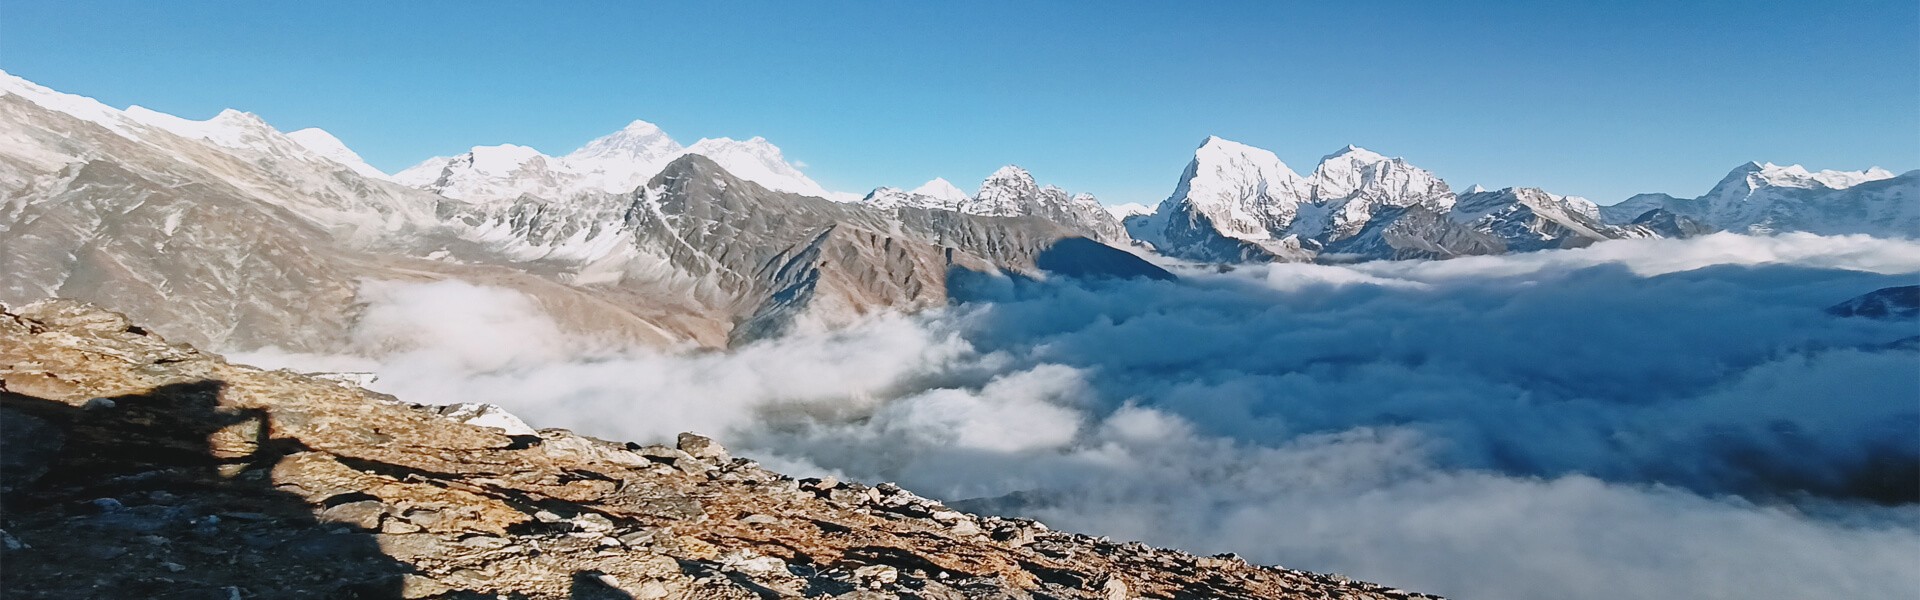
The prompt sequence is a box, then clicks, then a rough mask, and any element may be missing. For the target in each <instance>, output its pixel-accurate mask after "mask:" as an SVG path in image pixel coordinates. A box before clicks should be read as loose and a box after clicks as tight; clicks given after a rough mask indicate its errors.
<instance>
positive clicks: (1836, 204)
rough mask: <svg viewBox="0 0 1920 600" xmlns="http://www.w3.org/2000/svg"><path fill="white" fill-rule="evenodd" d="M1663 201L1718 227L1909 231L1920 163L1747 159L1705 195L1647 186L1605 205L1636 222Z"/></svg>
mask: <svg viewBox="0 0 1920 600" xmlns="http://www.w3.org/2000/svg"><path fill="white" fill-rule="evenodd" d="M1656 208H1658V209H1662V210H1665V211H1667V212H1670V213H1673V214H1675V215H1679V216H1683V217H1686V218H1688V219H1692V220H1695V221H1698V222H1699V223H1701V224H1704V225H1706V226H1708V227H1712V228H1714V229H1720V230H1726V231H1733V232H1741V233H1776V232H1786V231H1805V232H1809V233H1817V234H1821V235H1841V234H1850V233H1864V234H1868V235H1874V236H1880V237H1906V238H1910V237H1913V236H1915V235H1920V234H1916V232H1920V171H1913V172H1908V173H1905V174H1901V175H1897V176H1896V175H1894V174H1893V173H1891V172H1888V171H1886V170H1884V169H1879V168H1873V169H1867V170H1865V171H1817V172H1814V171H1808V170H1806V169H1805V168H1802V167H1800V166H1799V165H1788V166H1780V165H1775V164H1772V163H1748V164H1745V165H1741V166H1739V167H1737V168H1735V169H1734V170H1733V171H1732V172H1730V173H1728V174H1727V176H1726V177H1725V178H1723V179H1721V180H1720V183H1719V184H1717V185H1715V186H1714V187H1713V190H1711V191H1709V192H1707V194H1706V195H1704V196H1700V197H1698V198H1676V197H1673V196H1669V195H1666V194H1641V195H1638V196H1634V197H1632V198H1629V199H1627V200H1626V201H1625V202H1621V203H1619V204H1616V205H1613V206H1608V207H1604V208H1603V209H1601V214H1602V215H1603V216H1605V217H1606V219H1607V220H1608V221H1609V222H1613V223H1630V222H1632V221H1633V220H1634V219H1637V218H1639V217H1640V216H1641V215H1644V214H1646V211H1649V210H1653V209H1656Z"/></svg>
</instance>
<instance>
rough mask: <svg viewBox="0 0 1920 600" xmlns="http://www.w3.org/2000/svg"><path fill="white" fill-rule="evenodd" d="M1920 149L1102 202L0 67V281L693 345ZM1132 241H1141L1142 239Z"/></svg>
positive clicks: (1476, 236)
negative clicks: (297, 112) (463, 284)
mask: <svg viewBox="0 0 1920 600" xmlns="http://www.w3.org/2000/svg"><path fill="white" fill-rule="evenodd" d="M1916 190H1920V172H1913V173H1907V174H1904V175H1898V176H1895V175H1893V174H1892V173H1889V172H1886V171H1884V170H1877V169H1875V170H1868V171H1861V172H1834V171H1823V172H1819V173H1810V172H1807V171H1806V170H1804V169H1801V168H1799V167H1778V166H1774V165H1764V164H1753V165H1746V166H1743V167H1741V168H1740V169H1736V170H1735V172H1734V174H1732V175H1729V176H1728V177H1727V178H1726V180H1725V181H1722V182H1721V184H1720V185H1719V186H1716V187H1715V188H1714V190H1713V191H1712V192H1710V193H1709V194H1708V195H1706V196H1703V197H1701V198H1694V199H1681V198H1674V197H1671V196H1665V195H1642V196H1636V197H1634V198H1633V199H1630V200H1628V201H1626V202H1623V203H1621V204H1620V205H1616V206H1610V207H1600V206H1597V205H1595V204H1594V203H1592V202H1589V201H1587V200H1585V199H1581V198H1578V197H1572V196H1561V195H1556V194H1552V193H1548V192H1546V191H1543V190H1539V189H1534V188H1507V189H1501V190H1484V189H1479V188H1477V187H1475V188H1471V189H1468V190H1465V191H1455V190H1454V189H1452V188H1451V187H1450V186H1449V185H1448V184H1447V183H1446V182H1445V181H1444V180H1442V179H1441V178H1440V177H1438V176H1436V175H1435V174H1434V173H1432V172H1430V171H1427V170H1425V169H1421V168H1418V167H1415V166H1413V165H1411V164H1409V163H1408V162H1407V161H1405V160H1403V159H1400V158H1389V157H1386V156H1384V155H1381V154H1378V153H1374V152H1371V151H1368V150H1365V149H1361V148H1358V147H1352V146H1349V147H1346V148H1343V149H1341V150H1339V151H1337V152H1335V153H1333V154H1331V155H1328V156H1327V157H1325V158H1324V159H1323V160H1322V161H1321V162H1320V164H1319V165H1317V166H1316V167H1315V168H1314V169H1313V171H1312V172H1311V173H1310V174H1308V175H1307V176H1304V177H1303V176H1300V175H1298V174H1296V173H1295V172H1293V171H1292V170H1291V169H1290V168H1288V167H1287V165H1286V164H1284V163H1282V162H1281V161H1280V160H1279V159H1278V157H1276V156H1275V155H1274V154H1273V153H1272V152H1270V151H1267V150H1262V149H1259V148H1255V147H1252V146H1247V145H1244V144H1240V143H1236V142H1232V141H1228V140H1224V139H1221V138H1217V137H1210V138H1207V139H1206V140H1205V141H1204V142H1203V143H1202V144H1201V145H1200V146H1199V148H1198V149H1197V150H1196V151H1195V153H1194V157H1193V160H1192V161H1191V162H1190V163H1189V164H1188V165H1187V167H1186V169H1185V170H1184V171H1183V172H1182V174H1181V176H1180V178H1179V180H1178V183H1177V185H1176V186H1175V189H1174V192H1173V193H1172V194H1171V195H1170V196H1169V197H1168V198H1167V199H1166V200H1164V201H1162V202H1161V203H1159V205H1158V206H1156V207H1152V208H1147V207H1141V206H1133V207H1128V208H1121V207H1112V208H1110V207H1107V206H1104V205H1102V204H1101V203H1100V202H1099V200H1097V199H1095V198H1093V197H1092V196H1090V195H1087V194H1072V193H1069V192H1067V191H1065V190H1063V189H1061V188H1059V187H1055V186H1051V185H1042V184H1040V183H1038V182H1037V181H1036V179H1035V177H1034V176H1033V174H1031V173H1030V172H1028V171H1027V170H1025V169H1022V168H1020V167H1017V166H1007V167H1004V168H1001V169H999V170H998V171H995V172H994V173H993V174H991V175H990V176H988V177H987V178H986V179H985V180H984V181H983V182H982V183H981V184H980V185H979V186H978V188H976V190H975V191H974V192H973V193H971V194H969V193H968V192H966V191H964V190H962V189H960V188H959V187H958V186H956V185H954V184H952V183H950V182H948V181H946V180H944V179H935V180H933V181H930V182H927V183H926V184H924V185H921V186H918V187H916V188H913V189H911V190H902V189H899V188H892V187H880V188H876V189H874V190H873V191H872V192H870V193H868V194H865V195H864V196H856V195H853V194H845V193H837V192H831V191H828V190H826V189H824V188H823V187H822V186H821V185H820V184H818V183H817V182H814V181H813V180H812V179H810V178H808V177H807V176H806V175H805V174H804V173H802V172H801V170H800V169H798V168H796V167H795V166H794V165H792V164H790V163H789V162H787V161H786V160H785V158H784V157H783V156H782V154H781V152H780V150H779V148H777V147H775V146H774V145H773V144H771V143H769V142H767V141H766V140H765V139H762V138H757V137H756V138H752V139H749V140H746V141H736V140H732V139H726V138H719V139H702V140H699V141H697V142H695V143H693V144H691V145H686V146H683V145H681V144H680V143H678V142H677V141H675V140H673V139H672V138H671V137H669V136H667V135H666V134H665V133H664V132H663V131H661V130H660V128H659V127H656V126H654V125H652V124H650V123H647V122H644V121H634V122H633V123H631V124H629V125H627V126H626V127H624V128H622V129H620V130H619V131H616V132H614V133H612V134H609V135H607V136H604V137H601V138H599V139H596V140H593V141H591V142H589V143H587V144H586V145H584V146H582V147H581V148H579V149H577V150H575V151H573V152H570V153H568V154H566V155H564V156H558V157H555V156H547V155H545V154H542V153H541V152H539V151H537V150H534V149H532V148H527V147H524V146H515V145H499V146H482V147H475V148H472V149H470V150H468V151H466V152H464V153H461V154H458V155H456V156H452V157H435V158H432V159H429V160H426V161H424V162H422V163H420V164H419V165H416V166H414V167H411V168H408V169H405V170H403V171H401V172H399V173H395V174H391V175H389V174H386V173H383V172H381V171H380V170H379V169H376V168H374V167H372V166H370V165H368V164H367V163H366V162H365V161H364V160H362V159H361V158H360V157H359V156H358V155H357V154H355V153H354V152H353V151H352V150H351V149H350V148H348V147H347V146H346V145H345V144H344V143H342V142H341V141H340V140H338V139H337V138H335V137H333V136H332V135H330V134H328V133H327V132H325V131H323V130H319V129H303V130H299V131H294V132H291V133H282V132H280V131H279V130H276V129H274V128H273V127H272V126H270V125H268V124H267V123H266V122H265V121H263V120H262V119H260V118H259V117H257V116H254V115H251V114H248V113H244V112H239V111H234V110H227V111H223V112H221V113H220V114H218V115H217V116H215V117H213V118H211V119H208V120H205V121H194V120H190V119H184V118H180V117H176V116H172V115H168V114H164V113H160V112H157V111H153V110H149V109H145V108H142V107H138V106H133V107H129V108H127V109H124V110H121V109H115V108H112V107H109V106H106V105H104V104H101V103H99V102H97V101H94V100H92V99H90V98H85V97H81V96H74V95H69V94H64V93H60V92H57V91H54V90H50V89H47V88H45V87H42V86H39V85H36V84H34V83H32V82H29V81H26V80H24V79H21V78H18V77H15V76H12V75H8V74H3V73H0V197H3V198H4V200H3V202H4V203H3V204H0V275H4V276H5V277H4V281H3V282H0V302H9V303H24V302H29V301H33V300H38V299H41V298H45V297H52V296H59V297H69V298H77V299H82V300H88V301H92V302H97V303H100V304H103V305H106V306H110V307H114V308H117V309H120V310H125V311H128V312H129V313H131V314H132V315H133V316H134V317H135V318H137V319H139V320H141V321H145V322H154V323H167V324H169V326H171V327H175V328H176V329H174V330H173V331H170V332H169V333H171V334H172V335H173V336H175V337H178V338H181V339H184V340H186V341H189V342H193V343H196V344H199V345H202V346H207V347H216V348H247V347H258V346H279V347H284V348H289V349H325V348H331V347H335V346H337V345H338V344H339V343H341V341H342V340H343V339H345V337H346V336H347V335H348V334H349V332H350V330H351V327H352V325H353V323H355V322H356V319H357V317H358V316H359V314H360V311H362V310H363V309H364V306H362V305H361V304H360V303H359V300H358V293H359V290H360V288H361V287H362V286H363V285H364V284H365V282H367V281H436V280H463V281H470V282H476V283H481V284H485V285H490V286H496V287H502V288H507V289H510V290H514V291H516V292H519V293H521V294H524V295H526V296H527V297H529V298H530V299H532V300H533V301H535V302H536V303H537V304H538V305H539V306H541V307H542V308H543V309H545V310H546V311H547V312H549V313H551V314H553V315H554V316H555V318H556V319H557V320H559V321H560V322H561V323H562V325H563V326H566V327H568V328H570V329H574V330H577V331H579V332H589V333H592V334H593V335H597V336H603V337H610V338H615V339H619V340H625V341H636V342H640V343H645V344H650V345H657V346H676V345H689V344H690V345H694V346H705V347H721V346H726V345H730V344H737V343H740V342H742V341H746V340H752V339H758V338H761V337H766V336H770V335H778V334H781V333H785V332H790V331H805V330H821V329H830V328H834V327H838V326H841V325H844V324H847V323H850V322H852V321H854V320H857V319H859V318H862V316H863V315H868V314H873V313H878V312H888V311H914V310H920V309H924V308H929V307H934V306H940V305H944V304H946V303H949V302H952V301H954V300H955V299H956V298H958V299H964V298H965V297H966V295H967V294H968V293H969V292H968V290H969V289H970V286H971V284H972V283H974V282H978V281H982V280H983V279H982V278H985V279H986V280H992V279H999V280H1009V281H1026V280H1035V279H1045V278H1049V277H1062V276H1070V277H1076V278H1086V277H1091V278H1101V277H1142V276H1144V277H1153V278H1166V277H1170V276H1171V275H1169V274H1168V273H1167V272H1166V271H1164V270H1162V269H1161V268H1160V267H1157V266H1155V265H1154V264H1152V262H1150V261H1149V260H1147V258H1149V257H1154V256H1155V254H1158V255H1162V256H1165V257H1171V258H1174V259H1183V260H1189V261H1203V262H1242V261H1273V260H1284V261H1298V260H1318V261H1353V260H1370V259H1411V258H1425V259H1433V258H1448V257H1454V256H1463V255H1474V254H1497V253H1503V252H1521V251H1533V250H1543V249H1552V248H1572V247H1580V246H1585V245H1589V244H1592V243H1595V242H1598V241H1602V240H1608V239H1621V238H1645V237H1683V236H1688V235H1696V234H1699V233H1703V232H1706V231H1710V230H1712V229H1724V230H1734V231H1742V232H1756V233H1766V232H1778V231H1791V230H1807V231H1814V232H1817V233H1868V234H1873V235H1882V236H1910V235H1911V234H1912V233H1911V232H1913V231H1916V230H1920V208H1916V200H1915V196H1916V194H1917V192H1916ZM1155 260H1160V259H1158V258H1155Z"/></svg>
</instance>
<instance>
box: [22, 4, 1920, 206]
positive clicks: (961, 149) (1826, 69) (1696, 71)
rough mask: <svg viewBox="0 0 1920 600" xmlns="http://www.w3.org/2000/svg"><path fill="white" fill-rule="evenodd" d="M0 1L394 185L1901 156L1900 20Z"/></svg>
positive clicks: (1879, 159) (151, 100)
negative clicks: (621, 145) (552, 168)
mask: <svg viewBox="0 0 1920 600" xmlns="http://www.w3.org/2000/svg"><path fill="white" fill-rule="evenodd" d="M920 4H921V3H917V2H876V3H840V2H777V3H776V2H767V3H758V2H674V3H660V4H651V3H639V2H608V3H596V4H586V3H580V4H575V3H566V4H565V7H566V8H564V9H559V8H551V7H557V6H561V4H560V3H545V2H511V3H509V2H471V3H470V2H380V3H365V4H359V3H350V2H151V1H142V2H91V1H76V0H59V1H44V0H41V1H25V0H5V2H4V4H0V68H4V69H6V70H8V71H10V72H13V73H15V74H17V75H20V76H23V77H26V78H28V79H31V80H34V81H36V82H38V83H41V84H43V85H47V86H50V87H53V88H55V89H59V90H62V91H68V92H73V93H79V94H83V95H89V96H93V97H96V98H99V99H101V100H102V101H105V102H107V103H108V104H112V105H115V106H125V105H127V104H140V105H144V106H148V107H151V108H154V109H157V110H162V111H165V112H171V113H175V114H179V115H182V116H187V117H193V118H206V117H208V116H211V115H213V114H214V113H215V112H217V111H218V110H219V109H221V108H224V107H234V108H239V109H242V110H247V111H250V112H254V113H258V114H260V115H261V116H263V117H265V118H266V119H267V120H268V122H270V123H273V124H274V125H275V126H277V127H279V128H281V129H282V130H288V131H291V130H293V129H298V128H302V127H311V126H318V127H322V128H325V129H327V130H329V131H331V132H333V133H334V134H335V135H337V136H339V137H340V138H341V139H342V140H345V141H346V142H347V144H348V145H350V146H352V147H353V148H354V149H356V150H358V151H359V152H360V153H361V154H362V155H363V156H365V157H366V158H367V159H368V160H369V161H370V162H372V163H373V164H374V165H375V166H377V167H380V168H382V169H385V170H388V171H394V170H398V169H400V168H403V167H405V166H408V165H411V164H413V163H414V162H416V161H419V160H421V159H423V158H425V157H427V156H430V155H434V154H450V153H455V152H459V151H462V150H464V149H465V148H466V147H469V146H473V145H477V144H498V143H507V142H512V143H520V144H526V145H530V146H533V147H536V148H539V149H540V150H542V151H545V152H548V153H550V154H557V153H564V152H566V151H568V150H571V149H572V148H574V147H576V146H578V145H580V144H581V143H583V142H585V141H586V140H588V139H591V138H593V137H596V136H598V135H601V134H604V133H606V132H609V131H612V130H614V129H617V128H619V127H620V126H622V125H624V124H625V123H626V122H627V121H629V120H632V119H636V118H640V119H646V120H649V121H653V122H655V123H658V124H659V125H660V126H661V127H663V128H664V129H666V131H667V132H668V133H669V134H672V135H673V136H674V137H675V138H677V139H680V140H681V141H682V142H683V143H691V142H692V141H693V140H695V139H698V138H700V137H718V136H732V137H736V138H743V137H748V136H753V135H761V136H765V137H767V138H768V139H769V140H772V141H773V142H774V143H775V144H777V145H779V146H780V147H781V148H783V149H784V150H785V151H786V153H787V155H788V157H789V158H790V159H797V160H800V161H804V162H805V163H806V164H807V165H809V167H808V168H807V169H806V170H807V172H808V173H809V174H810V175H811V176H813V177H814V178H815V179H817V180H819V181H820V182H821V183H822V184H824V185H826V186H827V187H828V188H830V189H839V190H845V191H855V192H860V191H865V190H866V189H867V188H869V187H872V186H874V185H915V184H918V183H919V182H921V181H924V180H926V179H928V178H931V177H934V176H944V177H947V178H948V179H952V180H953V181H955V182H956V183H959V184H960V185H961V186H962V187H969V188H970V187H972V186H973V185H974V184H976V183H977V182H978V181H979V180H980V179H981V178H983V177H984V176H985V175H986V174H987V173H988V172H990V171H992V170H993V169H994V168H995V167H998V166H999V165H1002V164H1008V163H1014V164H1019V165H1022V166H1024V167H1027V168H1028V169H1030V170H1032V171H1033V172H1034V173H1035V174H1036V176H1038V177H1039V178H1040V179H1041V180H1042V181H1043V182H1050V183H1055V184H1058V185H1061V186H1063V187H1066V188H1068V189H1069V190H1073V191H1089V192H1093V193H1095V194H1097V195H1099V196H1101V198H1102V199H1103V200H1105V201H1107V202H1109V203H1117V202H1128V201H1134V202H1146V203H1152V202H1156V201H1158V200H1160V199H1161V198H1164V197H1165V196H1166V194H1167V193H1168V192H1169V191H1171V190H1172V188H1173V185H1174V183H1175V179H1176V178H1177V177H1178V175H1179V174H1180V170H1181V167H1183V166H1184V165H1185V163H1186V161H1187V159H1188V158H1189V156H1190V155H1191V151H1192V149H1193V147H1194V146H1195V145H1196V144H1197V143H1198V142H1199V141H1200V140H1201V139H1202V138H1203V137H1204V136H1206V135H1209V134H1213V135H1220V136H1223V137H1227V138H1230V139H1234V140H1238V141H1242V142H1246V143H1250V144H1253V145H1256V146H1261V147H1265V148H1269V149H1272V150H1274V151H1275V152H1277V153H1278V154H1280V157H1281V158H1282V159H1285V160H1286V161H1287V162H1288V163H1289V164H1290V165H1292V166H1293V167H1294V168H1295V170H1298V171H1301V172H1303V173H1304V172H1306V171H1308V170H1310V169H1311V168H1312V166H1313V164H1314V163H1315V162H1316V161H1317V160H1318V159H1319V157H1320V156H1321V155H1323V154H1326V153H1329V152H1332V151H1333V150H1335V149H1336V148H1339V147H1340V146H1342V145H1345V144H1348V143H1353V144H1358V145H1361V146H1365V147H1368V148H1371V149H1373V150H1376V151H1379V152H1382V153H1384V154H1388V155H1398V156H1405V157H1407V158H1408V159H1409V160H1411V161H1412V162H1413V163H1414V164H1417V165H1420V166H1423V167H1426V168H1428V169H1431V170H1433V171H1435V172H1437V173H1439V174H1440V175H1441V176H1442V177H1444V178H1446V179H1447V180H1448V181H1450V182H1452V183H1454V184H1455V185H1457V186H1464V185H1467V184H1471V183H1480V184H1484V185H1488V186H1490V187H1502V186H1507V185H1530V186H1539V187H1544V188H1546V189H1548V190H1550V191H1554V192H1558V193H1567V194H1578V195H1584V196H1588V197H1590V198H1593V199H1594V200H1596V201H1599V202H1601V203H1611V202H1614V201H1618V200H1620V199H1622V198H1625V197H1626V196H1627V195H1630V194H1633V193H1637V192H1647V191H1664V192H1670V193H1675V194H1679V195H1694V194H1699V193H1701V192H1704V191H1705V190H1706V189H1707V188H1708V187H1710V186H1711V185H1712V184H1713V183H1714V182H1715V181H1716V180H1717V179H1719V178H1720V177H1721V176H1722V175H1723V174H1725V172H1726V171H1727V170H1728V169H1730V168H1732V167H1734V166H1735V165H1737V164H1739V163H1742V162H1744V161H1748V160H1764V161H1774V162H1781V163H1796V162H1797V163H1803V164H1806V165H1807V166H1808V167H1810V168H1815V169H1821V168H1848V169H1858V168H1865V167H1867V166H1870V165H1880V166H1884V167H1887V168H1889V169H1893V170H1895V171H1905V170H1909V169H1913V168H1916V167H1920V114H1917V113H1920V3H1916V2H1915V1H1914V0H1895V1H1890V2H1854V1H1832V0H1830V1H1820V2H1801V3H1770V2H1668V1H1648V2H1640V1H1615V2H1512V3H1500V2H1489V3H1472V4H1462V3H1453V2H1408V3H1404V4H1402V3H1388V2H1375V3H1357V4H1356V5H1355V6H1351V7H1348V6H1338V7H1335V6H1322V5H1321V4H1328V5H1331V4H1335V3H1311V4H1309V3H1280V2H1217V3H1216V2H1207V3H1188V2H1169V3H1153V4H1148V3H1141V4H1132V3H1117V2H1102V3H1094V2H1072V3H1068V2H1060V3H1044V4H1038V5H1035V3H1028V2H1003V3H987V2H961V3H952V4H953V6H941V7H928V6H921V5H920Z"/></svg>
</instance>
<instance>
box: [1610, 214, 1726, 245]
mask: <svg viewBox="0 0 1920 600" xmlns="http://www.w3.org/2000/svg"><path fill="white" fill-rule="evenodd" d="M1601 214H1602V215H1603V216H1604V215H1605V208H1604V207H1603V208H1602V213H1601ZM1626 228H1627V229H1644V230H1645V231H1646V236H1647V237H1661V238H1670V239H1681V238H1690V237H1694V236H1699V235H1706V234H1709V233H1713V232H1714V231H1715V229H1714V228H1712V227H1708V226H1707V225H1706V224H1705V223H1701V222H1699V221H1696V220H1693V219H1691V218H1688V217H1683V216H1680V215H1677V214H1674V213H1673V212H1672V211H1668V210H1667V209H1664V208H1656V209H1653V210H1649V211H1647V212H1645V213H1641V214H1640V216H1639V217H1636V218H1635V219H1634V220H1633V222H1631V223H1628V224H1627V225H1626Z"/></svg>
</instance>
